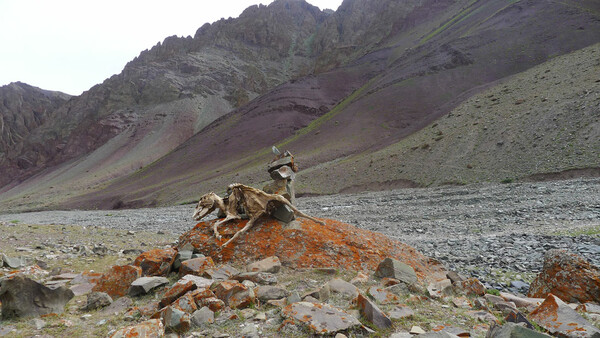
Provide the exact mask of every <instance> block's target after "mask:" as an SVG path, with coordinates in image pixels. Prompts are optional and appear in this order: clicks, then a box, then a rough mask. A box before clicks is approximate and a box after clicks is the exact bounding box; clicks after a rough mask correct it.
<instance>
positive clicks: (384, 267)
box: [375, 258, 417, 284]
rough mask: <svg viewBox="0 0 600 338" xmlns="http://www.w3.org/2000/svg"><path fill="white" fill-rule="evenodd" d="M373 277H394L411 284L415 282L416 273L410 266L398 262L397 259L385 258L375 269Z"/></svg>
mask: <svg viewBox="0 0 600 338" xmlns="http://www.w3.org/2000/svg"><path fill="white" fill-rule="evenodd" d="M375 277H378V278H385V277H388V278H395V279H397V280H399V281H401V282H404V283H406V284H413V283H416V282H417V274H416V273H415V269H413V268H412V266H410V265H407V264H405V263H402V262H400V261H399V260H397V259H393V258H386V259H384V260H383V261H382V262H381V263H379V266H377V270H375Z"/></svg>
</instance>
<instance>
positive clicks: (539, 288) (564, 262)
mask: <svg viewBox="0 0 600 338" xmlns="http://www.w3.org/2000/svg"><path fill="white" fill-rule="evenodd" d="M550 293H552V294H553V295H555V296H557V297H558V298H560V299H562V300H563V301H565V302H568V303H585V302H595V303H600V268H598V267H597V266H595V265H592V264H590V263H589V262H588V261H586V260H585V259H584V258H583V257H581V256H579V255H576V254H574V253H571V252H568V251H567V250H558V249H555V250H549V251H548V252H546V254H545V255H544V267H543V269H542V272H540V274H539V275H538V276H537V278H536V279H535V280H534V281H533V283H531V286H530V288H529V294H528V296H529V297H534V298H546V296H548V294H550Z"/></svg>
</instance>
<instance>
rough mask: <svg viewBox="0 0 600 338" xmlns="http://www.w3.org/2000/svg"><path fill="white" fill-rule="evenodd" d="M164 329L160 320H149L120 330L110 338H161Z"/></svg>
mask: <svg viewBox="0 0 600 338" xmlns="http://www.w3.org/2000/svg"><path fill="white" fill-rule="evenodd" d="M164 334H165V327H164V325H163V323H162V321H161V320H160V319H150V320H147V321H145V322H142V323H139V324H136V325H132V326H128V327H125V328H122V329H120V330H118V331H116V332H115V333H113V334H112V335H111V338H121V337H162V336H164Z"/></svg>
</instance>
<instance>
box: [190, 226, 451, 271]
mask: <svg viewBox="0 0 600 338" xmlns="http://www.w3.org/2000/svg"><path fill="white" fill-rule="evenodd" d="M216 221H218V220H213V221H208V222H201V223H198V224H197V225H196V226H195V227H194V228H193V229H192V230H190V231H188V232H186V233H184V234H183V235H181V237H180V238H179V243H180V244H179V246H180V247H183V246H186V245H188V244H191V245H192V246H193V247H194V251H195V252H200V253H202V254H204V255H206V256H210V257H212V258H213V260H215V262H217V263H226V262H236V263H242V264H247V263H250V262H254V261H257V260H260V259H263V258H265V257H271V256H277V257H279V260H280V261H281V264H282V265H284V266H289V267H293V268H311V267H313V268H322V267H331V268H343V269H351V270H357V271H369V272H370V271H373V270H375V269H376V268H377V265H378V264H379V263H380V262H381V261H382V260H383V259H385V258H388V257H390V258H394V259H397V260H399V261H402V262H404V263H405V264H408V265H410V266H411V267H412V268H413V269H414V270H415V273H416V275H417V277H418V278H419V279H420V280H440V279H443V278H445V276H446V271H445V269H444V267H443V266H442V264H441V263H439V262H438V261H436V260H434V259H430V258H428V257H426V256H424V255H423V254H421V253H420V252H418V251H417V250H416V249H414V248H412V247H410V246H408V245H406V244H404V243H402V242H399V241H396V240H393V239H391V238H389V237H386V236H385V235H383V234H380V233H376V232H372V231H368V230H364V229H359V228H356V227H354V226H352V225H349V224H346V223H342V222H339V221H335V220H330V219H323V221H324V222H325V225H321V224H318V223H316V222H314V221H311V220H308V219H306V218H298V219H297V220H295V221H293V222H291V223H290V224H285V223H282V222H279V221H277V220H275V219H272V218H268V217H265V218H262V219H260V220H258V221H257V222H256V223H255V224H254V226H253V227H252V229H250V230H248V231H247V232H246V233H245V234H244V235H243V236H241V237H239V238H238V239H237V240H236V241H234V242H232V243H230V244H228V245H227V247H224V248H222V247H221V244H223V243H225V242H226V241H227V240H228V238H230V237H231V236H233V234H235V233H236V232H237V231H239V230H240V229H241V228H243V227H244V226H245V225H246V224H247V222H248V221H247V220H239V221H231V222H228V223H227V224H223V225H221V226H220V227H219V232H220V233H221V234H222V235H223V238H222V239H221V240H217V239H216V238H215V237H214V234H213V232H212V227H213V224H214V222H216Z"/></svg>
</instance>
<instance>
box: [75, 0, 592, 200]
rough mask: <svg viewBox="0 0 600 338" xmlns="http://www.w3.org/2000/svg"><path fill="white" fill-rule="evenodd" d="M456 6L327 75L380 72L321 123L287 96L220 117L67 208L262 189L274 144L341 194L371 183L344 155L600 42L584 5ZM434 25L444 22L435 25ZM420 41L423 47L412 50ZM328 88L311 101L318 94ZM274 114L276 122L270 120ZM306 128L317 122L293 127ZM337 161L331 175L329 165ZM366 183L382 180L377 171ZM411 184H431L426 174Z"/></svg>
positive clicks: (379, 144) (325, 188)
mask: <svg viewBox="0 0 600 338" xmlns="http://www.w3.org/2000/svg"><path fill="white" fill-rule="evenodd" d="M345 4H346V3H345ZM454 5H456V4H454ZM343 7H344V6H342V7H341V8H340V10H342V9H343ZM457 7H458V6H451V7H448V8H446V9H449V8H453V9H454V10H455V12H454V14H453V15H450V16H448V14H447V12H440V13H438V16H437V17H436V18H435V19H433V18H431V17H429V18H428V20H426V21H423V23H420V24H419V21H417V20H409V21H410V22H413V23H415V24H416V25H415V26H411V25H410V24H408V23H406V22H404V23H403V24H401V23H395V25H396V26H403V27H404V30H402V31H401V32H399V33H398V34H397V35H390V36H386V37H384V38H382V39H381V40H380V42H379V45H380V47H379V49H378V50H376V51H373V52H370V53H368V54H366V55H365V56H363V57H361V58H359V59H357V60H356V61H353V62H350V63H349V64H347V65H346V66H344V67H339V68H336V69H335V70H334V71H332V73H322V74H319V75H316V76H315V77H316V78H317V79H323V78H327V79H334V78H335V77H336V76H340V75H339V74H344V73H346V74H352V72H357V73H361V74H366V73H368V74H370V75H369V76H367V78H369V81H364V82H363V83H364V84H363V85H362V86H356V87H355V89H356V90H355V91H354V92H352V94H350V95H348V96H345V97H343V99H341V98H340V101H339V102H338V104H337V105H336V106H335V107H332V109H331V110H329V111H328V112H326V113H325V111H317V114H316V115H320V116H319V117H317V116H313V118H314V119H313V120H312V121H310V123H308V122H309V120H303V122H300V123H298V120H297V118H298V116H299V114H298V113H297V112H295V111H294V109H293V108H290V106H291V104H290V103H289V102H287V101H282V100H281V99H280V96H279V93H278V92H277V90H276V91H273V92H270V93H268V94H266V95H264V96H262V97H261V98H260V99H258V100H256V101H255V102H253V103H254V104H252V103H251V104H250V105H249V107H245V108H248V109H241V110H238V111H236V112H234V113H232V114H230V115H228V116H226V117H224V118H222V119H220V120H218V121H216V122H215V123H213V124H212V125H211V126H210V127H209V128H207V129H205V130H203V131H201V132H200V133H198V134H196V135H195V136H194V137H193V138H191V139H190V140H189V141H187V142H186V143H185V144H183V145H182V146H180V147H179V148H178V149H177V150H175V151H174V152H172V153H170V154H169V155H167V156H165V157H164V158H162V159H161V160H159V161H158V162H156V163H154V164H153V165H152V166H150V167H148V168H145V169H144V170H142V171H140V172H137V173H135V174H133V175H131V176H129V177H127V178H125V179H123V180H119V181H117V182H116V183H115V184H113V185H111V186H109V187H107V188H106V189H105V190H103V193H102V197H99V196H98V194H96V193H94V194H93V195H90V196H88V197H85V198H83V199H82V198H79V197H78V198H77V199H74V200H72V201H70V202H68V203H69V204H68V205H71V204H70V203H74V204H73V205H76V206H80V207H82V206H85V205H89V204H94V203H96V205H97V206H99V207H104V208H109V207H111V206H112V205H113V204H111V203H115V201H119V202H118V203H119V205H126V206H127V205H131V206H140V205H147V204H148V203H150V204H162V203H175V202H178V201H185V200H188V199H193V196H194V195H195V194H198V193H199V192H197V190H198V189H202V190H222V189H224V187H225V186H226V184H227V183H228V182H232V181H242V182H245V183H254V184H257V185H259V186H260V185H261V184H260V182H261V181H262V180H264V179H266V178H267V177H266V174H265V173H263V172H262V171H263V169H262V168H263V167H262V166H263V165H264V163H265V162H266V161H267V160H268V158H269V156H270V155H269V153H268V149H269V147H270V145H271V144H278V145H279V146H280V147H281V148H285V149H291V150H292V151H293V152H294V153H296V154H297V155H298V157H297V159H298V161H299V163H300V164H301V166H303V167H304V168H306V167H309V168H310V167H315V168H319V170H310V171H307V174H308V172H311V173H312V176H311V177H310V178H305V177H304V175H301V178H300V183H299V191H300V192H307V193H332V192H337V191H341V190H343V189H344V188H347V187H349V186H352V185H356V184H358V183H357V182H358V181H360V179H359V177H357V176H356V174H355V173H354V169H353V168H354V166H351V164H350V163H351V162H339V161H338V159H341V158H344V157H346V156H351V155H353V154H356V153H361V152H365V151H366V152H371V151H372V150H374V149H380V148H383V147H386V146H388V145H391V144H394V143H396V142H397V141H398V140H399V139H402V138H404V137H406V136H408V135H410V134H411V133H413V132H415V131H417V130H420V129H421V128H423V127H425V126H426V125H428V124H430V123H431V122H432V121H435V120H436V119H438V118H440V117H441V116H444V115H445V114H447V113H448V112H450V111H451V110H452V109H453V108H455V107H456V106H457V105H459V104H460V103H461V101H463V100H464V99H466V98H468V97H469V96H471V95H473V94H476V93H478V92H480V91H482V90H485V88H486V87H487V86H490V85H492V84H493V83H494V82H495V81H497V80H500V79H503V78H506V77H508V76H511V75H513V74H515V73H518V72H520V71H523V70H526V69H528V68H530V67H532V66H534V65H536V64H539V63H541V62H543V61H545V60H547V59H548V58H549V57H551V56H553V55H556V54H562V53H565V52H568V51H571V50H576V49H578V48H581V47H585V46H587V45H589V43H591V42H593V41H598V40H599V36H598V34H597V33H598V32H600V21H599V20H598V16H597V15H595V14H592V13H590V12H589V11H587V10H583V9H578V7H576V6H574V3H564V2H563V3H554V2H547V3H540V2H535V1H522V2H513V3H507V2H505V1H486V2H474V3H471V4H470V5H468V6H465V7H460V8H457ZM399 20H400V21H401V19H399ZM435 20H438V22H439V23H438V25H437V26H436V27H437V28H435V29H432V28H431V26H432V24H431V23H432V21H435ZM548 22H552V24H548ZM392 26H394V25H392ZM580 27H583V29H580ZM428 29H429V30H428ZM541 36H543V37H544V38H543V39H542V38H540V37H541ZM500 37H504V38H500ZM411 41H412V43H413V44H414V45H413V47H412V48H409V49H406V47H405V46H407V45H409V44H410V42H411ZM359 69H360V70H359ZM311 79H313V78H306V79H299V80H298V81H296V82H295V83H294V84H289V85H286V86H292V88H293V89H290V91H291V92H293V93H299V92H300V91H299V89H298V88H294V87H293V86H303V87H304V88H307V87H309V84H308V83H310V80H311ZM320 81H323V80H320ZM286 86H283V87H286ZM310 87H311V89H312V88H319V87H313V86H312V85H310ZM320 89H321V88H319V90H320ZM317 92H318V91H317V90H313V93H314V94H313V95H302V97H306V96H308V97H313V96H314V97H316V98H318V97H319V95H315V94H317ZM329 95H330V94H329ZM333 97H334V98H336V99H337V98H338V97H336V96H333ZM313 102H314V103H318V102H319V101H318V99H315V100H314V101H313ZM294 103H295V102H294ZM271 105H276V106H277V107H278V108H277V109H274V108H272V107H271ZM317 105H318V104H317ZM523 107H524V106H523ZM313 108H316V107H313ZM275 119H276V121H277V123H273V124H271V125H269V124H268V122H267V121H273V120H275ZM259 121H263V122H262V124H261V123H260V122H259ZM298 125H305V126H306V127H304V128H302V129H299V130H296V131H295V132H294V127H295V126H298ZM286 134H287V135H288V136H286ZM548 155H549V153H546V155H543V156H548ZM398 160H399V159H398ZM415 161H417V162H418V160H417V159H416V160H415ZM329 162H331V163H329ZM321 163H326V164H325V165H320V164H321ZM338 163H343V165H339V166H338ZM329 166H331V167H332V168H330V169H327V170H325V169H324V168H327V167H329ZM333 168H337V170H333ZM332 170H333V171H335V172H336V174H333V173H332ZM364 177H368V178H365V179H366V180H367V181H369V180H370V181H373V182H377V181H380V178H378V177H373V176H372V175H367V174H365V175H364ZM350 178H351V179H350ZM403 180H410V181H418V182H419V184H429V183H431V182H422V181H420V180H418V179H416V177H412V178H411V177H407V178H403ZM329 181H331V183H329V184H326V182H329ZM449 181H452V179H449ZM311 182H319V184H312V183H311ZM334 182H335V183H334ZM401 182H404V181H401ZM439 183H443V182H439ZM329 187H331V189H330V188H329Z"/></svg>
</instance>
